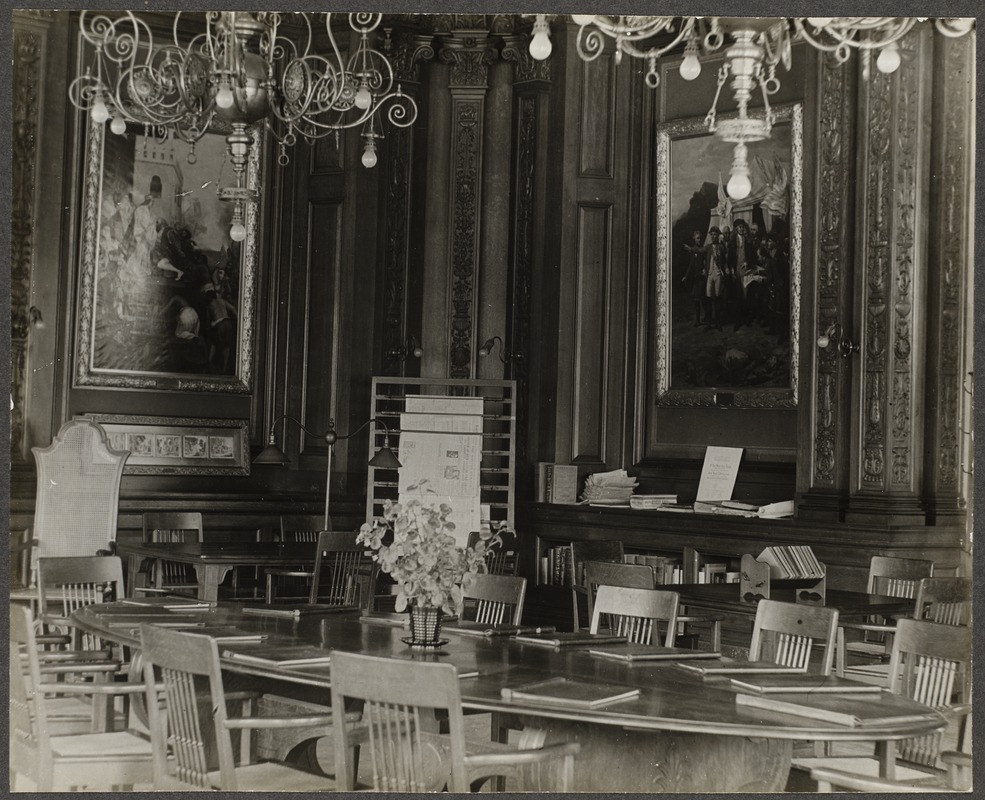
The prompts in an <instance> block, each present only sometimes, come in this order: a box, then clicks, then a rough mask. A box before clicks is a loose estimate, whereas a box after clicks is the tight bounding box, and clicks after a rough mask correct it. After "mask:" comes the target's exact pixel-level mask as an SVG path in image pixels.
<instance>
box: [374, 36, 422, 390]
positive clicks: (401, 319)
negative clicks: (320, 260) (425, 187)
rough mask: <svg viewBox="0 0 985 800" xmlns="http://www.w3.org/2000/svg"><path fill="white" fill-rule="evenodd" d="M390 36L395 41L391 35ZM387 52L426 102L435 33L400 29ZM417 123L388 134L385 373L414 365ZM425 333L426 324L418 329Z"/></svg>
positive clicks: (406, 85) (401, 79)
mask: <svg viewBox="0 0 985 800" xmlns="http://www.w3.org/2000/svg"><path fill="white" fill-rule="evenodd" d="M388 41H390V40H389V39H388ZM387 55H388V56H389V57H390V59H391V63H392V65H393V70H394V77H395V79H396V80H397V82H398V83H399V84H400V86H401V90H402V91H403V92H404V93H405V94H408V95H410V96H411V97H413V98H414V100H415V101H417V103H418V113H421V112H422V109H421V103H420V75H419V72H420V64H421V62H422V61H429V60H430V59H432V58H434V48H433V47H432V46H431V37H430V36H419V35H409V34H408V35H398V36H397V37H396V41H395V43H394V44H392V45H391V47H390V50H389V51H388V52H387ZM414 127H415V126H414V125H412V126H410V127H409V128H399V127H397V126H395V125H394V126H390V127H389V129H388V132H387V135H386V139H384V153H383V156H384V158H383V162H384V164H385V166H384V170H385V176H386V177H385V182H384V187H385V189H384V196H383V218H384V220H385V224H384V227H383V230H384V232H385V236H386V240H385V241H384V243H383V308H384V313H383V332H382V344H383V368H382V374H383V375H404V374H405V370H406V369H407V366H408V360H407V355H408V354H407V353H406V352H405V348H406V346H407V341H408V337H409V336H410V334H411V333H412V331H410V330H408V327H407V302H408V298H407V285H408V277H409V275H408V274H409V271H410V269H411V264H410V249H411V243H410V218H411V198H412V197H413V192H412V187H411V172H412V166H413V157H414ZM413 333H414V334H415V335H417V336H420V330H417V331H414V332H413Z"/></svg>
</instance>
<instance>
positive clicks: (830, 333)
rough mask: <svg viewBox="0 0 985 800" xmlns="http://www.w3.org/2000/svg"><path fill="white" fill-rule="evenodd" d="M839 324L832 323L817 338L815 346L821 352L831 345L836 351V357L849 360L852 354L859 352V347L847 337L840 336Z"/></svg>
mask: <svg viewBox="0 0 985 800" xmlns="http://www.w3.org/2000/svg"><path fill="white" fill-rule="evenodd" d="M841 334H842V330H841V324H840V323H838V322H832V323H831V324H830V325H829V326H828V328H827V330H826V331H825V332H824V333H822V334H821V335H820V336H818V337H817V346H818V347H819V348H821V349H822V350H825V349H827V348H828V347H830V346H831V345H832V343H833V344H834V346H835V349H836V350H837V351H838V355H840V356H841V357H842V358H849V357H851V355H852V354H853V353H857V352H859V350H860V349H861V346H860V345H859V344H858V343H857V342H853V341H852V340H851V339H849V338H848V337H847V336H842V335H841Z"/></svg>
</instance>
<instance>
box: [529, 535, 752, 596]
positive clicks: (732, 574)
mask: <svg viewBox="0 0 985 800" xmlns="http://www.w3.org/2000/svg"><path fill="white" fill-rule="evenodd" d="M623 563H625V564H643V565H645V566H648V567H651V568H652V569H653V574H654V578H655V582H656V584H657V585H658V586H661V585H665V584H679V583H684V582H685V576H684V568H683V566H682V564H681V560H680V559H678V558H673V557H671V556H657V555H645V554H642V553H626V554H624V555H623ZM578 567H579V574H578V575H577V576H576V577H577V585H579V586H582V585H584V582H585V581H584V573H583V571H582V569H583V565H582V564H579V565H578ZM572 576H573V568H572V563H571V548H570V547H569V546H568V545H559V546H556V547H549V548H548V549H547V550H545V551H544V554H543V555H542V556H541V559H540V576H539V579H540V580H539V582H540V583H541V585H547V586H571V584H572ZM694 580H696V581H697V582H698V583H738V582H739V573H738V571H730V570H729V565H728V564H727V563H725V562H709V563H707V564H702V565H701V566H700V567H699V568H698V570H697V572H696V574H695V578H694Z"/></svg>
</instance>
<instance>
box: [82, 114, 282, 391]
mask: <svg viewBox="0 0 985 800" xmlns="http://www.w3.org/2000/svg"><path fill="white" fill-rule="evenodd" d="M262 130H263V129H262V128H261V127H259V126H255V127H254V128H253V129H252V131H251V133H252V135H253V137H254V142H255V144H254V146H253V147H251V148H250V160H249V164H248V166H247V185H248V186H250V187H252V188H254V189H258V187H259V183H260V161H261V156H260V154H261V153H262V151H263V133H262ZM232 182H233V170H232V165H231V163H230V161H229V157H228V155H227V153H226V142H225V134H224V133H223V132H221V131H209V132H207V133H205V134H204V135H203V136H202V138H201V139H200V140H199V141H198V142H196V144H195V146H194V149H192V148H191V147H190V145H188V144H187V143H185V142H183V141H181V140H175V139H174V138H173V137H171V138H167V139H164V140H160V139H157V138H156V137H155V136H154V135H153V133H152V132H148V131H145V130H144V129H143V128H141V127H138V126H131V125H128V126H127V128H126V131H125V132H124V133H123V134H121V135H117V134H114V133H112V132H110V130H109V128H108V127H107V126H106V125H100V124H97V123H93V122H91V121H90V122H89V126H88V136H87V143H86V153H85V172H84V178H83V191H82V194H83V197H82V202H83V212H82V213H83V216H82V233H81V238H82V246H81V257H80V268H79V280H80V287H79V302H78V308H77V330H78V337H77V342H78V345H77V347H78V349H77V351H76V363H75V383H76V385H78V386H107V387H120V388H126V389H165V390H166V389H177V390H181V391H210V392H239V393H247V392H249V391H250V390H251V388H252V363H253V358H252V355H253V339H254V331H253V324H254V317H255V310H254V305H255V289H256V280H257V217H258V209H257V205H256V204H255V203H247V204H246V208H245V219H244V225H245V227H246V238H245V239H244V240H243V241H241V242H235V241H233V240H232V239H231V238H230V236H229V228H230V222H231V218H232V211H233V208H232V205H231V204H230V203H228V202H224V201H222V200H220V199H219V197H218V196H217V194H216V189H217V187H219V186H225V185H229V184H232Z"/></svg>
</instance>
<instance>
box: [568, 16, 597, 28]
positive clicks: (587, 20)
mask: <svg viewBox="0 0 985 800" xmlns="http://www.w3.org/2000/svg"><path fill="white" fill-rule="evenodd" d="M571 19H573V20H574V22H575V25H581V26H582V27H584V26H585V25H590V24H591V23H592V22H594V21H595V15H594V14H572V15H571Z"/></svg>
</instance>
